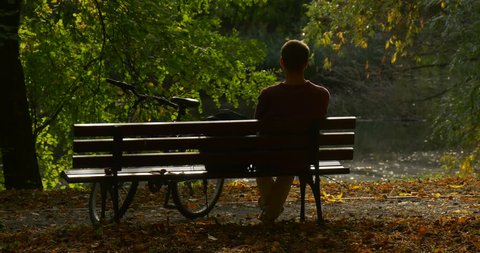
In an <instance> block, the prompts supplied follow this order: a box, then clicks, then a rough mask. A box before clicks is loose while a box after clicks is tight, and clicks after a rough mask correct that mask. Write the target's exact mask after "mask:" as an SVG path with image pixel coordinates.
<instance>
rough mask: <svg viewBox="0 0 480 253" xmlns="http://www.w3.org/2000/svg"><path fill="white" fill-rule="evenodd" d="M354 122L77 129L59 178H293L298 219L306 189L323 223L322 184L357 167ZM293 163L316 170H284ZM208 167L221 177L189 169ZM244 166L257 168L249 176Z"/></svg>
mask: <svg viewBox="0 0 480 253" xmlns="http://www.w3.org/2000/svg"><path fill="white" fill-rule="evenodd" d="M355 120H356V119H355V117H328V118H326V119H324V120H321V121H315V122H312V121H259V120H237V121H191V122H159V123H118V124H114V123H112V124H111V123H105V124H103V123H102V124H76V125H74V145H73V151H74V156H73V169H71V170H65V171H63V172H62V177H63V178H64V179H65V180H66V181H67V182H68V183H92V182H112V181H113V182H121V181H148V180H155V179H160V180H188V179H199V178H202V179H207V178H208V179H212V178H224V179H227V178H256V177H265V176H288V175H290V176H292V175H293V176H298V177H299V179H300V183H301V184H300V186H301V210H300V217H301V219H304V217H305V209H304V208H305V188H306V185H307V184H308V185H310V186H311V189H312V192H313V195H314V197H315V202H316V208H317V220H318V221H319V222H321V221H323V218H322V211H321V199H320V178H319V176H321V175H331V174H347V173H349V172H350V170H349V168H347V167H345V166H343V165H342V164H341V163H340V162H339V161H341V160H351V159H353V144H354V132H353V130H354V128H355ZM291 162H295V163H301V164H308V165H311V169H308V170H282V169H280V168H281V167H282V164H285V163H291ZM205 164H208V166H207V168H209V167H215V168H224V169H216V170H208V169H205V166H190V165H205ZM246 164H253V165H254V166H250V169H246V168H245V167H246V166H245V165H246ZM189 166H190V167H189ZM185 168H189V169H187V170H186V169H185ZM238 168H245V169H238Z"/></svg>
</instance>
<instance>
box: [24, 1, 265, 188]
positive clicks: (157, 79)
mask: <svg viewBox="0 0 480 253" xmlns="http://www.w3.org/2000/svg"><path fill="white" fill-rule="evenodd" d="M232 2H235V3H238V1H232V0H222V1H215V2H208V1H203V0H196V1H133V0H120V1H97V0H93V1H58V0H46V1H26V2H25V6H24V8H23V9H22V15H21V16H22V18H21V26H20V29H19V36H20V38H21V44H20V58H21V62H22V64H23V67H24V73H25V84H26V87H27V90H26V91H27V97H28V105H29V109H30V115H31V119H32V124H33V126H34V130H33V132H34V137H35V138H36V147H37V152H38V158H39V164H40V171H41V174H42V176H43V183H44V185H45V187H47V188H51V187H55V186H56V183H57V181H58V178H59V177H58V175H59V173H60V172H61V171H62V170H63V169H65V168H68V167H69V166H70V163H71V159H70V155H69V152H71V151H70V150H71V148H70V145H71V144H70V143H71V142H70V139H69V138H70V128H71V125H72V124H73V123H76V122H115V121H117V122H118V121H125V120H126V114H127V112H128V110H127V109H126V107H128V105H130V104H131V103H130V101H129V99H130V98H129V97H128V96H122V94H121V93H122V91H121V90H117V89H116V88H114V87H112V86H109V85H108V84H107V83H106V82H105V78H108V77H111V78H115V79H120V80H125V81H127V82H130V83H134V84H135V85H136V86H137V88H138V89H139V90H141V91H142V92H147V93H150V94H155V95H159V96H165V97H167V98H168V97H172V96H189V97H195V98H199V99H202V98H211V99H213V100H214V101H215V102H216V103H217V104H220V102H221V101H228V102H229V103H230V104H232V105H234V106H235V105H238V103H239V101H240V100H242V101H250V102H251V101H254V100H255V99H256V96H257V93H258V90H260V89H261V88H262V87H264V86H266V85H268V84H270V83H272V82H273V75H272V74H271V73H270V72H269V71H258V70H257V69H256V66H257V65H259V63H261V62H262V60H263V57H264V55H265V52H264V51H265V50H264V46H263V45H262V43H260V42H259V41H256V40H252V39H241V38H240V36H239V34H238V33H237V32H235V31H231V32H228V33H227V32H221V20H220V18H219V13H222V11H223V10H226V9H228V8H230V6H231V4H232ZM254 2H256V1H252V0H245V6H248V5H250V4H252V3H254ZM143 116H144V117H143V118H142V120H144V121H151V120H170V117H171V115H170V113H169V112H167V113H165V112H164V111H163V110H161V109H159V108H158V107H156V106H155V107H150V108H145V110H144V114H143Z"/></svg>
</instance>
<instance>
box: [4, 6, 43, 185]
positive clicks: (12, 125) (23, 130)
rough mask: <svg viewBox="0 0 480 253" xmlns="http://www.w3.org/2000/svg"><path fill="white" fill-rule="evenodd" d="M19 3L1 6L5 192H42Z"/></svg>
mask: <svg viewBox="0 0 480 253" xmlns="http://www.w3.org/2000/svg"><path fill="white" fill-rule="evenodd" d="M21 2H22V1H21V0H2V1H1V3H0V56H1V57H0V108H1V109H0V110H1V111H0V119H1V123H0V148H1V152H2V160H3V176H4V178H5V187H6V188H7V189H42V180H41V177H40V171H39V168H38V162H37V155H36V151H35V139H34V136H33V133H32V120H31V118H30V114H29V111H28V102H27V93H26V88H25V79H24V74H23V67H22V64H21V62H20V58H19V57H20V55H19V38H18V28H19V22H20V8H21Z"/></svg>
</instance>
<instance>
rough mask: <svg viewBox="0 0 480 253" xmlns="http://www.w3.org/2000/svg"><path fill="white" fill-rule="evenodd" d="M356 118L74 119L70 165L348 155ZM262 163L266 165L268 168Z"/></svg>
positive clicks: (259, 161)
mask: <svg viewBox="0 0 480 253" xmlns="http://www.w3.org/2000/svg"><path fill="white" fill-rule="evenodd" d="M354 128H355V117H329V118H326V119H324V120H321V121H316V122H312V121H259V120H236V121H190V122H155V123H119V124H115V123H106V124H76V125H75V126H74V137H75V138H74V148H73V150H74V157H73V167H74V168H111V169H113V170H114V171H115V170H117V171H118V170H121V169H122V168H125V167H145V166H146V167H149V166H151V167H157V166H158V167H162V166H175V165H200V164H209V165H214V166H225V167H226V168H227V169H226V170H228V166H237V165H238V166H240V165H245V164H255V165H265V166H267V165H268V166H270V167H275V166H277V165H282V164H285V163H291V162H295V163H305V164H315V163H318V161H321V160H351V159H353V144H354V132H353V129H354ZM268 166H267V167H268Z"/></svg>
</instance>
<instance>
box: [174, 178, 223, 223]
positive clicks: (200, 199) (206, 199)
mask: <svg viewBox="0 0 480 253" xmlns="http://www.w3.org/2000/svg"><path fill="white" fill-rule="evenodd" d="M171 187H172V198H173V202H174V203H175V206H176V207H177V209H178V211H179V212H180V213H181V214H182V215H183V216H185V217H187V218H190V219H195V218H199V217H202V216H205V215H207V214H208V213H209V212H210V211H211V210H212V208H213V207H214V206H215V204H216V203H217V201H218V198H219V197H220V193H221V192H222V187H223V179H221V178H220V179H198V180H187V181H179V182H174V183H172V185H171Z"/></svg>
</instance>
